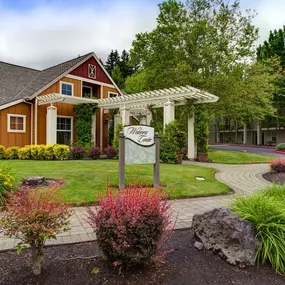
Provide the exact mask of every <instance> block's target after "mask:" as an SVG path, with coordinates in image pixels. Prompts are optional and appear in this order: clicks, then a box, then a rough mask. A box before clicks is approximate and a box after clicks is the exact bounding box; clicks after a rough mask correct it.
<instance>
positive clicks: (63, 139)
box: [56, 117, 73, 145]
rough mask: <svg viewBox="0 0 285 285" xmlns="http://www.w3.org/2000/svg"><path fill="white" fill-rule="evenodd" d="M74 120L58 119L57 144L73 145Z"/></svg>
mask: <svg viewBox="0 0 285 285" xmlns="http://www.w3.org/2000/svg"><path fill="white" fill-rule="evenodd" d="M72 133H73V118H72V117H57V129H56V135H57V143H58V144H66V145H70V144H71V143H72Z"/></svg>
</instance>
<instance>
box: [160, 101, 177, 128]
mask: <svg viewBox="0 0 285 285" xmlns="http://www.w3.org/2000/svg"><path fill="white" fill-rule="evenodd" d="M174 119H175V106H174V102H173V101H169V100H168V101H167V102H165V103H164V107H163V125H164V128H165V126H166V125H167V124H169V123H170V122H172V121H174Z"/></svg>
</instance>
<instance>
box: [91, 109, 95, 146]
mask: <svg viewBox="0 0 285 285" xmlns="http://www.w3.org/2000/svg"><path fill="white" fill-rule="evenodd" d="M92 142H93V145H94V146H96V114H94V115H93V116H92Z"/></svg>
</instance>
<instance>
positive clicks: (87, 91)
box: [82, 86, 93, 98]
mask: <svg viewBox="0 0 285 285" xmlns="http://www.w3.org/2000/svg"><path fill="white" fill-rule="evenodd" d="M92 93H93V92H92V87H90V86H83V87H82V97H84V98H92V96H93V94H92Z"/></svg>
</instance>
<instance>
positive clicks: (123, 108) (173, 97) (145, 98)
mask: <svg viewBox="0 0 285 285" xmlns="http://www.w3.org/2000/svg"><path fill="white" fill-rule="evenodd" d="M186 99H189V100H193V102H194V104H202V103H214V102H217V101H218V100H219V97H217V96H215V95H213V94H210V93H207V92H204V91H202V90H199V89H197V88H194V87H191V86H182V87H176V88H168V89H160V90H155V91H149V92H140V93H135V94H131V95H123V96H118V97H113V98H106V99H99V100H98V107H100V108H104V109H115V108H119V109H120V114H119V115H118V116H117V118H115V126H116V124H117V123H118V121H119V120H121V121H122V124H123V125H129V124H130V116H136V115H139V116H140V123H141V124H147V125H149V124H150V122H151V120H152V116H151V112H150V111H149V106H152V107H153V108H159V107H163V109H164V115H163V123H164V126H165V125H166V124H168V123H170V122H171V121H173V120H174V119H175V106H178V105H184V104H185V102H186ZM194 120H195V119H194V115H192V116H189V118H188V158H189V159H195V158H196V157H197V151H196V145H195V140H194Z"/></svg>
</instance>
